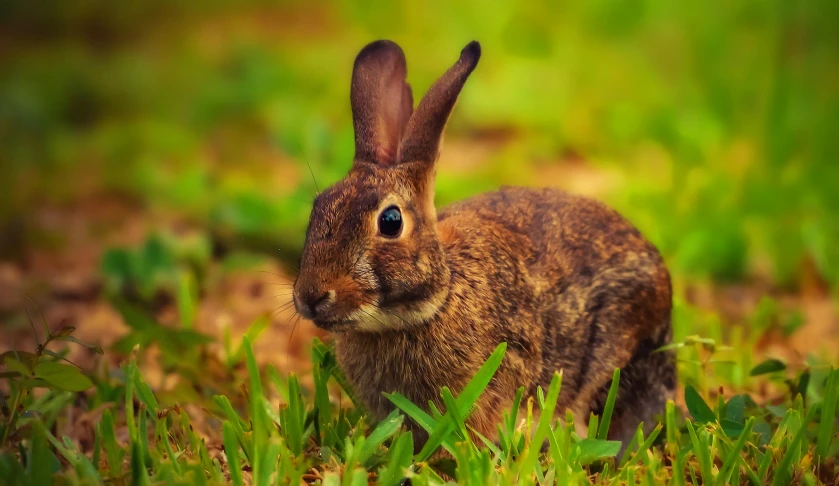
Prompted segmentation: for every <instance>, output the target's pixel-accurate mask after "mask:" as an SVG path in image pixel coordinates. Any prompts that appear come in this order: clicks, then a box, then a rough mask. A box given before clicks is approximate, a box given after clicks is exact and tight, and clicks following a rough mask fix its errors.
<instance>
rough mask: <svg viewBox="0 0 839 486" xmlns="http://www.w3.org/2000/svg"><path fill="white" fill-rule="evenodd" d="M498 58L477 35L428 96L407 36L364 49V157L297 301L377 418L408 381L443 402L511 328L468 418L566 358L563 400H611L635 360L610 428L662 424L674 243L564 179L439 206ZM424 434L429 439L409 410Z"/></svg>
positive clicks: (480, 420) (331, 205)
mask: <svg viewBox="0 0 839 486" xmlns="http://www.w3.org/2000/svg"><path fill="white" fill-rule="evenodd" d="M480 56H481V47H480V44H479V43H478V42H475V41H473V42H471V43H469V44H468V45H467V46H466V47H465V48H464V49H463V50H462V51H461V54H460V57H459V59H458V60H457V62H456V63H455V64H454V65H453V66H452V67H451V68H449V69H448V71H446V73H445V74H443V76H442V77H441V78H439V79H438V80H437V81H436V82H435V83H434V84H433V85H432V86H431V87H430V88H429V90H428V92H427V94H426V95H425V96H424V97H423V98H422V100H421V101H420V102H419V104H418V105H417V107H416V110H414V104H413V97H412V93H411V88H410V85H409V84H408V83H407V82H406V73H407V68H406V60H405V55H404V53H403V51H402V49H401V48H400V47H399V46H398V45H397V44H395V43H393V42H391V41H387V40H379V41H376V42H372V43H371V44H368V45H367V46H366V47H364V48H363V49H362V50H361V52H360V53H359V54H358V56H357V57H356V59H355V63H354V65H353V72H352V84H351V90H350V91H351V92H350V101H351V107H352V118H353V127H354V130H355V156H354V160H353V164H352V167H351V169H350V170H349V172H348V174H347V175H346V176H345V177H344V178H343V179H342V180H340V181H338V182H337V183H336V184H334V185H333V186H331V187H329V188H327V189H326V190H324V191H323V192H321V193H320V194H319V195H318V196H317V197H316V199H315V201H314V203H313V207H312V212H311V216H310V220H309V226H308V228H307V230H306V239H305V243H304V246H303V251H302V255H301V259H300V268H299V273H298V275H297V277H296V279H295V282H294V287H293V302H294V306H295V308H296V310H297V312H298V313H299V314H300V315H301V316H303V317H304V318H306V319H309V320H311V321H313V322H314V324H315V325H316V326H318V327H320V328H322V329H325V330H327V331H329V332H330V334H331V336H332V337H333V340H334V345H335V354H336V357H337V360H338V364H339V366H340V367H341V369H342V370H343V371H344V373H345V375H346V377H347V379H348V380H349V382H350V384H351V385H352V387H353V389H354V391H355V392H356V394H357V395H358V396H359V397H360V398H361V399H362V401H363V402H364V404H365V405H366V407H367V408H368V409H369V411H370V412H371V413H372V414H373V415H374V416H375V417H378V418H382V417H384V416H386V415H387V414H388V413H389V412H391V411H392V410H393V408H394V406H393V405H392V404H391V402H390V401H389V400H388V399H387V398H386V397H385V396H384V395H383V393H384V392H399V393H401V394H403V395H405V396H406V397H407V398H409V399H410V400H411V401H412V402H413V403H415V404H417V405H418V406H420V407H425V406H426V404H428V403H429V401H431V402H433V403H434V404H435V405H436V407H437V408H438V409H440V410H444V405H443V403H442V400H441V398H440V389H441V387H442V386H444V385H445V386H448V387H449V388H450V389H451V390H452V392H453V393H454V394H455V395H457V393H459V392H460V390H462V389H463V387H464V386H465V384H466V383H467V382H468V381H469V380H470V379H471V378H472V377H473V375H474V374H475V373H476V371H477V370H478V368H479V367H480V366H481V365H482V364H483V363H484V361H485V360H486V359H487V358H488V357H489V355H490V354H491V353H492V351H493V350H494V349H495V348H496V346H497V345H498V344H499V343H501V342H506V343H507V350H506V354H505V356H504V359H503V361H502V363H501V365H500V367H499V369H498V371H497V372H496V374H495V376H494V377H493V378H492V380H491V382H490V383H489V385H488V387H487V388H486V390H485V391H484V392H483V394H482V395H481V397H480V399H479V401H478V403H477V404H476V407H475V408H474V411H473V412H472V413H471V415H470V416H469V417H468V420H467V423H468V424H469V426H470V427H472V428H473V429H474V430H475V431H477V432H478V433H480V434H482V435H483V436H485V437H487V438H489V439H492V440H497V428H496V424H498V423H500V421H501V419H502V411H503V410H505V409H508V408H509V407H510V406H512V403H513V400H514V397H515V394H516V391H517V390H518V388H519V387H524V389H525V391H526V393H527V394H529V396H533V395H534V394H535V391H536V389H537V387H539V386H541V387H543V388H547V386H548V385H549V383H550V381H551V378H552V376H553V374H554V373H555V372H558V371H561V372H562V373H563V382H562V391H561V393H560V398H559V403H558V406H557V414H558V415H560V416H564V415H565V411H566V410H568V409H570V410H571V411H573V412H574V413H575V416H576V417H577V419H576V421H577V422H582V423H587V421H588V416H589V414H590V413H591V412H594V413H601V412H602V411H603V408H604V405H605V401H606V396H607V393H608V390H609V386H610V384H611V381H612V374H613V371H614V370H615V368H620V369H621V379H620V386H619V389H618V399H617V404H616V407H615V409H614V412H613V418H612V426H611V428H610V431H609V438H610V439H614V440H620V441H622V442H623V444H624V446H625V445H626V443H627V442H628V441H629V440H630V439H631V438H632V436H633V434H634V432H635V430H636V428H637V427H638V424H639V423H640V422H644V424H645V426H646V427H647V430H649V428H651V426H652V425H655V424H654V423H653V416H654V414H657V413H660V412H662V411H663V409H664V406H665V403H666V400H667V399H668V398H669V397H670V396H671V394H672V393H673V391H674V388H675V386H676V370H675V358H674V355H673V353H672V351H660V352H654V351H656V350H657V349H658V348H660V347H662V346H664V345H666V344H667V343H668V342H670V340H671V335H672V330H671V329H672V326H671V322H670V319H671V307H672V299H671V283H670V275H669V273H668V271H667V268H666V267H665V264H664V262H663V260H662V257H661V256H660V254H659V252H658V250H657V249H656V248H655V247H654V246H653V245H652V244H651V243H650V242H648V241H647V240H646V239H644V237H643V236H642V235H641V234H640V233H639V231H638V230H637V229H636V228H635V227H633V226H632V225H631V224H630V223H629V222H628V221H627V220H626V219H624V218H623V217H622V216H620V215H619V214H618V213H617V212H616V211H614V210H612V209H610V208H609V207H607V206H606V205H604V204H602V203H600V202H597V201H595V200H592V199H588V198H585V197H581V196H577V195H573V194H570V193H567V192H564V191H561V190H558V189H550V188H539V189H537V188H523V187H506V186H505V187H502V188H500V189H499V190H497V191H495V192H489V193H485V194H481V195H478V196H475V197H472V198H470V199H466V200H463V201H460V202H457V203H454V204H452V205H450V206H448V207H445V208H443V209H441V210H440V211H439V213H438V211H437V209H436V208H435V205H434V183H435V171H436V167H435V163H436V161H437V159H438V155H439V151H440V143H441V139H442V136H443V130H444V128H445V126H446V123H447V121H448V118H449V115H450V113H451V112H452V108H453V107H454V105H455V102H456V100H457V97H458V95H459V93H460V91H461V89H462V88H463V86H464V83H465V82H466V79H467V78H468V77H469V75H470V74H471V73H472V71H473V70H474V69H475V67H476V65H477V64H478V60H479V58H480ZM408 427H409V429H410V430H412V431H413V432H414V437H415V445H416V447H417V449H419V448H420V447H421V446H422V445H423V443H424V442H425V441H426V440H427V438H428V436H427V434H426V432H425V431H424V430H423V429H422V428H420V427H419V426H417V424H414V423H410V424H408Z"/></svg>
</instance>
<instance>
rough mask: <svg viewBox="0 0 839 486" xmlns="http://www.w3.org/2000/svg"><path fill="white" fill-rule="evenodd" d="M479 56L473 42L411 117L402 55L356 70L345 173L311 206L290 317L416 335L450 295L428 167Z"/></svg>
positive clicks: (373, 50)
mask: <svg viewBox="0 0 839 486" xmlns="http://www.w3.org/2000/svg"><path fill="white" fill-rule="evenodd" d="M480 55H481V49H480V45H479V44H478V43H477V42H472V43H470V44H469V45H467V46H466V47H465V48H464V49H463V51H462V52H461V55H460V58H459V59H458V61H457V62H456V63H455V64H454V66H452V67H451V68H450V69H449V70H448V71H447V72H446V73H445V74H444V75H443V76H442V77H441V78H440V79H439V80H437V81H436V82H435V83H434V84H433V85H432V86H431V88H430V89H429V90H428V93H427V94H426V95H425V97H423V99H422V101H421V102H420V103H419V105H418V106H417V109H416V111H414V110H413V98H412V95H411V88H410V86H409V85H408V84H407V83H406V81H405V78H406V74H407V67H406V63H405V55H404V54H403V52H402V49H401V48H400V47H399V46H398V45H396V44H394V43H393V42H390V41H376V42H373V43H371V44H369V45H367V46H366V47H365V48H364V49H362V50H361V52H360V53H359V54H358V57H356V60H355V64H354V66H353V75H352V86H351V93H350V98H351V104H352V114H353V126H354V128H355V157H354V160H353V165H352V169H351V170H350V171H349V173H348V174H347V176H346V177H344V179H342V180H341V181H339V182H338V183H337V184H335V185H333V186H332V187H329V188H328V189H326V190H324V191H323V192H322V193H321V194H319V195H318V196H317V198H315V202H314V206H313V208H312V213H311V216H310V219H309V228H308V230H307V232H306V244H305V246H304V249H303V255H302V259H301V264H300V273H299V275H298V277H297V280H296V281H295V284H294V305H295V307H296V308H297V311H298V312H299V313H300V314H301V315H302V316H303V317H306V318H309V319H312V320H313V321H314V322H315V324H316V325H318V326H320V327H322V328H324V329H329V330H333V331H344V330H360V331H380V330H386V329H399V328H404V327H407V326H412V325H418V324H421V323H423V322H426V321H428V320H429V319H430V318H431V317H433V316H434V315H435V314H436V313H437V312H438V311H439V309H440V307H441V306H442V305H443V303H444V302H445V299H446V297H447V295H448V283H449V278H450V274H449V270H448V267H447V266H446V264H445V255H444V254H443V250H442V246H441V244H440V241H439V238H438V234H437V224H436V222H437V213H436V210H435V209H434V164H435V162H436V160H437V157H438V153H439V148H440V140H441V138H442V134H443V129H444V128H445V125H446V122H447V120H448V118H449V114H450V113H451V111H452V108H453V107H454V104H455V101H456V100H457V96H458V94H459V93H460V90H461V88H462V87H463V84H464V83H465V82H466V78H467V77H468V76H469V74H470V73H471V72H472V70H473V69H474V68H475V66H476V65H477V63H478V59H479V58H480Z"/></svg>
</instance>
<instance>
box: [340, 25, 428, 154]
mask: <svg viewBox="0 0 839 486" xmlns="http://www.w3.org/2000/svg"><path fill="white" fill-rule="evenodd" d="M407 72H408V67H407V63H406V62H405V54H404V53H403V52H402V48H400V47H399V46H398V45H397V44H395V43H393V42H391V41H387V40H379V41H375V42H372V43H370V44H368V45H367V46H366V47H364V49H362V50H361V52H359V53H358V56H356V58H355V64H354V65H353V74H352V86H351V88H350V102H351V104H352V116H353V128H354V129H355V163H358V162H367V163H373V164H377V165H386V166H387V165H394V164H395V163H396V154H397V151H398V148H399V141H400V140H401V139H402V135H403V134H404V132H405V128H406V127H407V125H408V119H409V118H410V117H411V112H412V111H413V108H414V100H413V95H412V94H411V86H410V85H409V84H408V83H407V82H405V78H406V76H407Z"/></svg>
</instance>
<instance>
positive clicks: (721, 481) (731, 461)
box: [716, 417, 755, 486]
mask: <svg viewBox="0 0 839 486" xmlns="http://www.w3.org/2000/svg"><path fill="white" fill-rule="evenodd" d="M754 424H755V418H754V417H749V420H747V421H746V426H745V427H744V428H743V432H742V433H741V434H740V437H739V438H738V439H737V442H735V443H734V445H733V446H732V447H731V450H730V451H728V454H727V455H726V456H725V459H723V461H722V470H720V473H719V475H717V481H716V484H717V485H719V486H724V485H726V484H729V482H730V481H731V474H732V473H733V472H734V471H735V469H739V467H740V461H739V458H740V454H741V452H742V450H743V445H745V444H746V439H747V438H748V437H749V435H750V434H751V433H752V427H753V426H754Z"/></svg>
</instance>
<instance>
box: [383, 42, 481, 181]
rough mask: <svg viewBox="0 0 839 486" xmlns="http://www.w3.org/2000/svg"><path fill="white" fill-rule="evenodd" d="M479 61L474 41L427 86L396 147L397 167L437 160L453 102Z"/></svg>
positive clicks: (478, 48)
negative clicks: (441, 74)
mask: <svg viewBox="0 0 839 486" xmlns="http://www.w3.org/2000/svg"><path fill="white" fill-rule="evenodd" d="M480 58H481V45H480V44H479V43H478V42H477V41H472V42H470V43H469V44H468V45H467V46H466V47H464V48H463V50H462V51H461V52H460V58H459V59H458V60H457V62H456V63H455V64H454V66H452V67H450V68H449V70H448V71H446V73H445V74H444V75H443V76H442V77H441V78H440V79H438V80H437V81H436V82H435V83H434V84H433V85H431V88H429V89H428V93H426V94H425V96H424V97H423V98H422V101H420V103H419V105H418V106H417V111H416V112H415V113H414V115H413V116H412V117H411V120H410V121H409V122H408V128H407V130H406V131H405V136H404V138H403V139H402V142H401V143H400V145H399V156H398V157H397V159H398V161H399V162H400V163H401V162H425V163H428V164H429V165H431V164H433V163H434V162H435V161H436V160H437V156H438V155H439V151H440V140H441V139H442V137H443V129H444V128H445V127H446V122H447V121H448V120H449V115H450V114H451V112H452V108H454V104H455V102H456V101H457V95H458V94H460V90H461V89H462V88H463V84H464V83H466V78H468V77H469V74H471V73H472V71H473V70H474V69H475V66H477V65H478V60H479V59H480Z"/></svg>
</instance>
